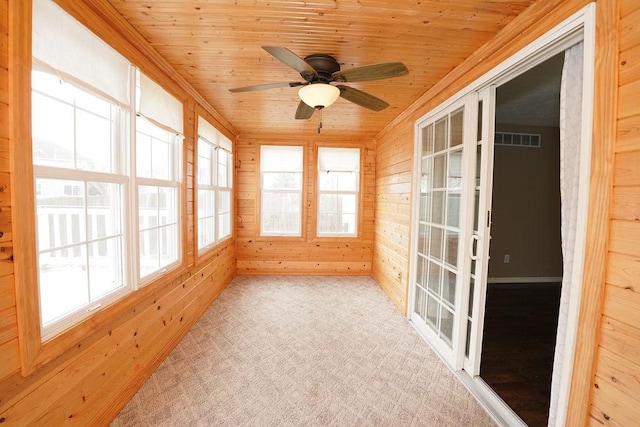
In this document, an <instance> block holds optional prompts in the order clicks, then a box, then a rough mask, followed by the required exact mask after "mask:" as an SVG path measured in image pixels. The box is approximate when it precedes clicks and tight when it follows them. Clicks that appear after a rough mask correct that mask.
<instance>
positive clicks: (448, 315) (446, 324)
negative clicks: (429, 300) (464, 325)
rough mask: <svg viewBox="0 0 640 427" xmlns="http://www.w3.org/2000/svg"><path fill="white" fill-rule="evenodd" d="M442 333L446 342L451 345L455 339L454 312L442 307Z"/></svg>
mask: <svg viewBox="0 0 640 427" xmlns="http://www.w3.org/2000/svg"><path fill="white" fill-rule="evenodd" d="M440 332H441V335H440V336H441V337H442V338H444V340H445V342H447V343H448V344H449V345H451V338H452V337H453V312H452V311H450V310H449V309H448V308H447V307H446V306H440Z"/></svg>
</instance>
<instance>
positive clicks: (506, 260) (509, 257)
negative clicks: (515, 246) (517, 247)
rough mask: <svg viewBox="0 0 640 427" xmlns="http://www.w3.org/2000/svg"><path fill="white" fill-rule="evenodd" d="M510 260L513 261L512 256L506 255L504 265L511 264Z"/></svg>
mask: <svg viewBox="0 0 640 427" xmlns="http://www.w3.org/2000/svg"><path fill="white" fill-rule="evenodd" d="M510 259H511V256H510V255H509V254H506V255H505V256H504V263H505V264H509V260H510Z"/></svg>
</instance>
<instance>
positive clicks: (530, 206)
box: [480, 52, 564, 427]
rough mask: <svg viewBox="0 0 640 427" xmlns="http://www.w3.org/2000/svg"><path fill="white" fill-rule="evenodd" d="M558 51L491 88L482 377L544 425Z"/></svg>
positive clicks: (555, 218) (556, 239)
mask: <svg viewBox="0 0 640 427" xmlns="http://www.w3.org/2000/svg"><path fill="white" fill-rule="evenodd" d="M563 64H564V52H561V53H559V54H557V55H556V56H554V57H552V58H550V59H548V60H546V61H545V62H543V63H541V64H539V65H537V66H536V67H534V68H532V69H531V70H529V71H527V72H525V73H523V74H521V75H519V76H518V77H516V78H514V79H513V80H510V81H509V82H507V83H505V84H503V85H501V86H498V87H497V88H496V115H495V117H496V118H495V137H494V159H493V191H492V203H491V212H492V226H491V242H490V247H489V254H490V258H489V265H488V274H487V276H488V279H487V282H488V285H487V293H486V305H485V320H484V339H483V342H482V361H481V365H480V377H481V378H482V379H483V380H484V381H485V382H486V383H487V385H489V386H490V387H491V388H492V389H493V390H494V391H495V392H496V393H497V394H498V395H499V396H500V398H501V399H502V400H504V401H505V403H506V404H507V405H509V406H510V407H511V408H512V409H513V410H514V412H516V414H518V416H519V417H520V418H522V419H523V421H525V422H526V423H527V424H528V425H529V426H531V427H535V426H546V425H547V419H548V415H549V404H550V394H551V377H552V371H553V358H554V353H555V343H556V334H557V325H558V313H559V305H560V291H561V286H562V252H561V231H560V229H561V225H560V224H561V215H560V128H559V126H560V123H559V122H560V85H561V76H562V68H563Z"/></svg>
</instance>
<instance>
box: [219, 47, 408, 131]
mask: <svg viewBox="0 0 640 427" xmlns="http://www.w3.org/2000/svg"><path fill="white" fill-rule="evenodd" d="M262 48H263V49H264V50H266V51H267V52H268V53H270V54H271V55H272V56H274V57H275V58H276V59H278V60H280V61H282V62H283V63H285V64H286V65H288V66H289V67H291V68H293V69H294V70H296V71H297V72H299V73H300V76H301V77H302V78H303V79H304V82H285V83H267V84H260V85H253V86H245V87H238V88H234V89H229V91H230V92H234V93H236V92H249V91H254V90H263V89H274V88H280V87H297V86H302V87H301V88H300V90H299V91H298V95H299V96H300V99H301V101H300V103H299V104H298V109H297V110H296V116H295V117H296V119H302V120H306V119H309V118H311V116H312V115H313V112H314V111H315V110H316V109H317V110H321V109H323V108H325V107H328V106H329V105H331V104H333V103H334V102H335V101H336V99H338V97H342V98H344V99H346V100H347V101H350V102H353V103H354V104H357V105H359V106H361V107H365V108H368V109H370V110H373V111H382V110H384V109H385V108H387V107H388V106H389V104H388V103H387V102H385V101H383V100H382V99H380V98H376V97H375V96H373V95H370V94H368V93H366V92H363V91H361V90H359V89H355V88H352V87H349V86H345V85H342V84H337V85H332V84H331V83H334V82H338V83H351V82H364V81H370V80H382V79H388V78H392V77H400V76H405V75H407V74H409V70H408V69H407V67H406V66H405V65H404V64H403V63H402V62H386V63H382V64H373V65H365V66H362V67H356V68H352V69H350V70H344V71H341V70H340V64H339V63H338V61H336V59H335V58H334V57H332V56H330V55H325V54H318V53H316V54H312V55H309V56H306V57H305V58H304V59H302V58H300V57H299V56H298V55H296V54H295V53H293V52H292V51H290V50H289V49H287V48H285V47H279V46H262Z"/></svg>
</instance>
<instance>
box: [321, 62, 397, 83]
mask: <svg viewBox="0 0 640 427" xmlns="http://www.w3.org/2000/svg"><path fill="white" fill-rule="evenodd" d="M407 74H409V70H408V69H407V67H406V66H405V65H404V64H403V63H402V62H385V63H383V64H373V65H365V66H363V67H356V68H351V69H350V70H344V71H336V72H335V73H333V74H332V75H331V78H332V79H333V80H334V81H337V82H366V81H369V80H382V79H389V78H391V77H400V76H406V75H407Z"/></svg>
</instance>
